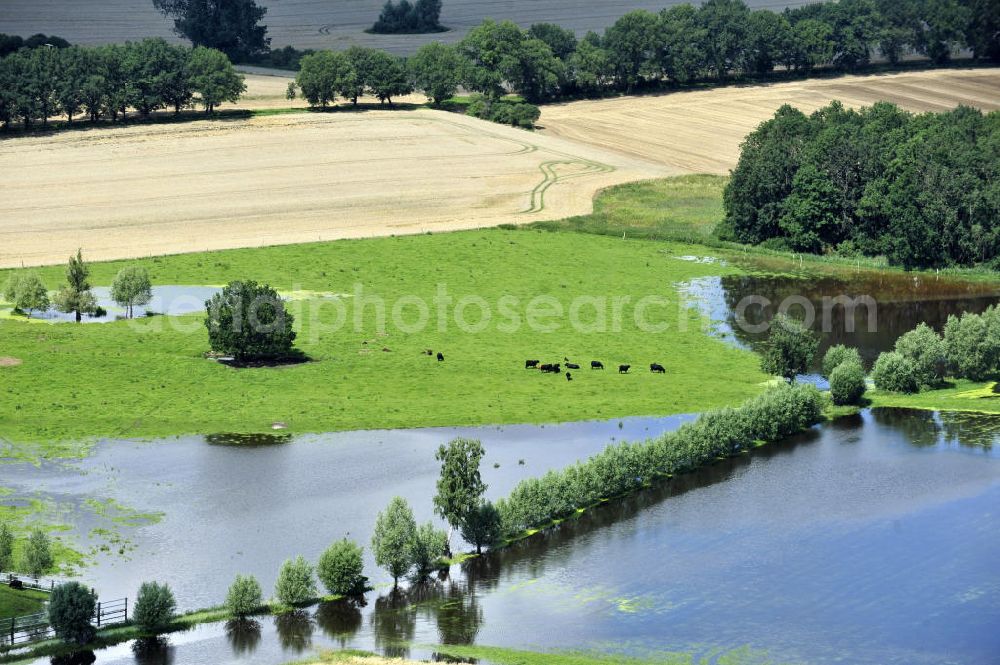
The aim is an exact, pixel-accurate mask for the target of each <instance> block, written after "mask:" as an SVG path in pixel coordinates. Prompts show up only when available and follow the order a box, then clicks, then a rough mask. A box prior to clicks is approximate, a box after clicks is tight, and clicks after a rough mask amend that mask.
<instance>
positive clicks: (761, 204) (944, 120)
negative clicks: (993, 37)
mask: <svg viewBox="0 0 1000 665" xmlns="http://www.w3.org/2000/svg"><path fill="white" fill-rule="evenodd" d="M725 206H726V219H725V221H724V223H723V225H722V228H721V229H720V235H722V236H723V237H724V238H727V239H732V240H737V241H739V242H745V243H752V244H759V243H765V244H767V245H770V246H773V247H777V248H787V249H793V250H796V251H804V252H815V253H820V252H833V251H836V252H839V253H841V254H846V255H855V254H861V255H866V256H885V257H886V258H887V259H888V260H889V261H890V262H891V263H893V264H896V265H900V266H903V267H906V268H925V267H944V266H953V265H957V266H969V265H976V264H987V265H989V266H991V267H997V266H998V265H1000V223H998V222H1000V113H998V112H994V113H990V114H988V115H984V114H983V113H981V112H980V111H977V110H974V109H970V108H967V107H959V108H958V109H956V110H954V111H950V112H947V113H925V114H922V115H913V114H910V113H907V112H905V111H902V110H900V109H899V108H898V107H896V106H895V105H893V104H888V103H879V104H876V105H874V106H872V107H870V108H864V109H861V110H860V111H855V110H848V109H845V108H844V107H843V106H842V105H841V104H839V103H833V104H831V105H830V106H828V107H826V108H824V109H820V110H819V111H817V112H816V113H814V114H812V115H811V116H806V115H805V114H803V113H802V112H801V111H798V110H797V109H794V108H791V107H789V106H784V107H782V108H781V109H779V110H778V111H777V113H776V114H775V116H774V118H773V119H771V120H768V121H767V122H764V123H763V124H761V126H760V127H759V128H758V129H757V130H756V131H754V132H753V133H752V134H750V135H749V136H748V137H747V139H746V141H745V142H744V144H743V148H742V153H741V155H740V161H739V164H738V165H737V167H736V169H735V170H734V171H733V175H732V178H731V180H730V182H729V184H728V185H727V188H726V193H725Z"/></svg>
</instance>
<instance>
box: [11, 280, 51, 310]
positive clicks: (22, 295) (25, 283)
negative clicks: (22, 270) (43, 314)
mask: <svg viewBox="0 0 1000 665" xmlns="http://www.w3.org/2000/svg"><path fill="white" fill-rule="evenodd" d="M4 299H5V300H6V301H7V302H9V303H10V304H12V305H13V306H14V311H16V312H24V313H25V314H27V315H28V316H29V317H30V316H31V313H32V312H34V311H35V310H45V309H48V308H49V293H48V291H47V290H46V289H45V284H43V283H42V280H41V278H40V277H39V276H38V274H37V273H34V272H29V273H26V274H18V273H15V274H13V275H11V276H10V279H8V280H7V286H6V288H5V289H4Z"/></svg>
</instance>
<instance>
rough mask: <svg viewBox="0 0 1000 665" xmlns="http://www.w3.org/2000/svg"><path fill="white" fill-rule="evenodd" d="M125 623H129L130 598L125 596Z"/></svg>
mask: <svg viewBox="0 0 1000 665" xmlns="http://www.w3.org/2000/svg"><path fill="white" fill-rule="evenodd" d="M125 621H128V596H125Z"/></svg>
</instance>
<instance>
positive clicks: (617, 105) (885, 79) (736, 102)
mask: <svg viewBox="0 0 1000 665" xmlns="http://www.w3.org/2000/svg"><path fill="white" fill-rule="evenodd" d="M835 99H837V100H840V101H842V102H843V103H844V104H846V105H847V106H852V107H858V106H867V105H871V104H873V103H874V102H877V101H882V100H884V101H890V102H895V103H897V104H899V105H900V106H901V107H903V108H905V109H908V110H911V111H944V110H948V109H951V108H954V107H956V106H958V105H959V104H966V105H969V106H974V107H977V108H980V109H983V110H984V111H991V110H996V109H1000V69H996V68H994V69H965V70H957V69H945V70H936V71H925V72H912V73H904V74H880V75H871V76H844V77H839V78H833V79H812V80H805V81H796V82H794V83H775V84H770V85H747V86H732V87H724V88H713V89H710V90H695V91H689V92H675V93H670V94H664V95H656V96H649V97H620V98H616V99H604V100H598V101H582V102H572V103H568V104H558V105H551V106H545V107H543V109H542V117H541V120H540V121H539V124H540V125H542V126H543V127H544V128H545V132H546V133H548V134H550V135H554V136H560V137H563V138H567V139H571V140H574V141H580V142H585V143H591V144H594V145H600V146H602V147H604V148H610V149H613V150H617V151H620V152H621V153H623V154H627V155H632V156H635V157H642V158H644V159H649V160H652V161H657V162H659V163H660V164H663V165H665V166H671V167H675V168H681V169H685V170H687V171H692V172H696V173H723V174H724V173H728V172H729V170H730V169H732V168H733V167H734V166H736V162H737V160H738V158H739V146H740V143H741V142H742V140H743V138H744V137H745V136H746V135H747V134H748V133H750V132H751V131H753V130H754V129H755V128H756V127H757V125H758V124H760V123H761V122H762V121H764V120H766V119H768V118H770V117H771V116H772V115H774V112H775V111H776V110H777V109H778V108H779V107H780V106H781V105H782V104H791V105H792V106H795V107H798V108H799V109H801V110H802V111H804V112H807V113H809V112H812V111H814V110H816V109H818V108H821V107H823V106H825V105H827V104H829V103H830V102H831V101H833V100H835Z"/></svg>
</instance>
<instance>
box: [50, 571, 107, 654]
mask: <svg viewBox="0 0 1000 665" xmlns="http://www.w3.org/2000/svg"><path fill="white" fill-rule="evenodd" d="M96 607H97V596H95V595H94V592H93V591H91V590H90V589H88V588H87V587H85V586H83V585H82V584H80V583H79V582H66V583H65V584H60V585H59V586H57V587H56V588H55V589H53V590H52V595H51V596H49V625H50V626H52V630H54V631H55V633H56V636H57V637H59V639H61V640H63V641H65V642H75V643H76V644H86V643H87V642H90V641H91V640H92V639H94V632H95V631H94V627H93V626H92V625H91V624H90V621H91V619H93V617H94V609H95V608H96Z"/></svg>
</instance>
